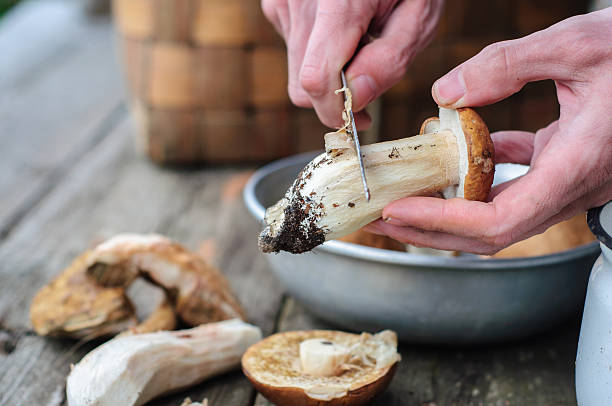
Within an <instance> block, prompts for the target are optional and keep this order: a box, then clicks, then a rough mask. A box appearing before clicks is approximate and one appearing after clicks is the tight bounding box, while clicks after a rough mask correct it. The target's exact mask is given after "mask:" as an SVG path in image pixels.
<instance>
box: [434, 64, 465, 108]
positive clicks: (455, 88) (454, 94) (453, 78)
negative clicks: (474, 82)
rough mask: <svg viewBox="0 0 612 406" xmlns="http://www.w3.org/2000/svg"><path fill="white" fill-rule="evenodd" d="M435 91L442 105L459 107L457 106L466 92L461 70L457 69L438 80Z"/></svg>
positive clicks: (437, 99)
mask: <svg viewBox="0 0 612 406" xmlns="http://www.w3.org/2000/svg"><path fill="white" fill-rule="evenodd" d="M433 91H434V94H435V96H436V101H437V102H438V103H439V104H440V105H443V106H452V107H458V106H457V104H459V103H458V102H459V101H460V99H461V98H462V97H463V96H464V95H465V91H466V88H465V81H464V80H463V75H462V72H461V69H455V70H453V71H452V72H450V73H449V74H448V75H446V76H443V77H441V78H440V79H438V80H437V81H436V82H435V83H434V84H433Z"/></svg>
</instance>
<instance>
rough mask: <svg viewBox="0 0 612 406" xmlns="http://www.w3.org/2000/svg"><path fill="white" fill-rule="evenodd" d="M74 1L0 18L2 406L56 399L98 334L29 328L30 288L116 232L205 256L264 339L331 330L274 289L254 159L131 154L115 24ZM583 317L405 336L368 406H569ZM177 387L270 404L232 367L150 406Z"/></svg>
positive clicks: (230, 400)
mask: <svg viewBox="0 0 612 406" xmlns="http://www.w3.org/2000/svg"><path fill="white" fill-rule="evenodd" d="M75 3H78V2H66V1H61V0H55V1H39V2H27V3H25V4H23V5H21V6H19V7H18V8H17V9H16V10H14V11H13V12H12V13H10V14H9V15H8V17H7V18H6V19H4V21H1V22H0V61H1V62H0V151H1V153H2V154H1V158H0V405H10V406H14V405H22V404H23V405H36V406H38V405H49V406H57V405H64V404H65V403H66V402H65V395H64V389H65V378H66V375H67V374H68V372H69V365H70V363H76V362H77V361H78V360H79V359H80V358H81V357H82V356H83V355H84V354H85V353H86V352H88V351H89V350H91V349H92V348H93V347H94V345H95V344H92V343H89V344H85V345H81V346H78V345H77V343H75V342H74V341H70V340H58V339H49V338H42V337H38V336H36V334H34V332H33V331H32V329H31V326H30V323H29V320H28V309H29V304H30V300H31V299H32V297H33V295H34V294H35V292H36V291H37V290H38V289H39V288H40V287H41V286H43V285H44V284H45V283H47V282H48V281H49V280H50V279H51V278H52V277H53V276H54V275H56V274H57V273H58V272H59V271H60V270H61V269H62V268H64V267H65V266H66V265H67V264H68V263H69V262H70V261H71V259H72V258H74V257H75V256H76V255H77V254H79V253H80V252H82V251H83V250H84V249H86V248H87V247H89V246H90V245H91V244H92V242H95V241H99V240H101V239H103V238H106V237H109V236H111V235H113V234H116V233H119V232H126V231H130V232H157V233H162V234H164V235H167V236H169V237H171V238H174V239H176V240H178V241H179V242H181V243H183V244H185V245H187V246H188V247H190V248H192V249H195V250H200V251H203V252H205V253H206V255H207V256H208V257H209V258H210V259H211V261H213V262H214V263H215V264H216V265H218V266H219V267H220V269H221V270H222V271H223V272H224V273H225V275H226V276H227V277H228V279H229V280H230V282H231V284H232V285H233V288H234V290H235V291H236V292H237V294H238V297H239V298H240V300H241V301H242V303H243V304H244V305H245V308H246V309H247V311H248V316H249V319H250V320H251V321H252V322H253V323H255V324H257V325H258V326H260V327H261V328H262V329H263V331H264V334H266V335H267V334H270V333H273V332H275V331H283V330H291V329H302V328H317V327H330V326H327V325H326V324H324V323H323V322H321V321H318V320H316V319H315V318H313V317H312V316H311V315H310V314H309V313H308V312H307V311H306V310H305V309H304V308H303V307H301V306H300V305H299V304H298V303H296V302H295V301H294V300H293V299H291V298H290V297H288V296H287V295H285V294H284V292H283V288H282V286H281V285H280V284H279V282H278V281H277V280H275V278H274V277H273V275H272V273H271V272H270V270H269V269H268V265H267V263H266V260H265V257H264V256H263V255H262V254H260V253H259V252H258V250H257V247H256V236H257V233H258V230H259V226H258V224H257V222H256V221H254V220H253V219H252V218H251V216H250V215H249V214H248V213H247V211H246V209H245V207H244V205H243V203H242V199H241V188H242V186H243V184H244V182H245V180H246V179H247V177H248V175H249V173H250V172H251V171H252V168H244V167H242V168H237V167H209V168H205V169H198V170H177V169H174V170H173V169H163V168H159V167H156V166H154V165H152V164H150V163H149V162H147V160H145V159H143V158H142V157H141V156H138V155H137V154H136V153H135V152H134V151H135V149H134V146H133V134H132V130H131V126H130V119H129V116H128V112H127V110H126V102H125V97H124V94H123V86H122V81H121V79H120V74H119V69H118V64H117V62H116V57H115V54H116V51H115V48H114V38H113V34H112V28H111V24H110V21H109V20H108V18H99V19H94V20H91V19H86V18H85V17H84V16H83V15H82V14H81V13H80V10H79V9H78V8H77V7H76V6H75ZM560 294H562V292H560ZM578 324H579V321H578V318H576V319H575V320H571V321H569V322H567V323H566V324H565V325H563V326H560V327H558V328H557V329H556V330H554V331H551V332H549V333H547V334H545V335H541V336H539V337H535V338H531V339H528V340H524V341H519V342H514V343H509V344H504V345H498V346H490V347H482V346H479V347H474V348H460V349H457V348H438V347H429V346H423V345H413V344H408V343H406V344H403V345H401V353H402V357H403V361H402V362H401V364H400V367H399V370H398V374H397V375H396V377H395V379H394V381H393V383H392V384H391V387H390V389H389V390H388V391H387V392H386V393H385V394H384V395H383V396H382V397H381V398H379V399H378V400H377V401H376V402H375V404H376V405H415V406H425V405H428V406H433V405H437V406H445V405H458V406H459V405H461V406H463V405H473V406H477V405H495V406H506V405H527V406H532V405H542V406H560V405H575V394H574V357H575V351H576V343H577V334H578ZM98 344H99V343H98ZM186 396H191V397H192V398H193V399H198V400H199V399H202V398H204V397H207V398H208V399H209V401H211V405H213V406H242V405H245V406H246V405H252V404H255V405H259V406H263V405H268V403H267V402H266V401H265V399H263V398H262V397H260V396H259V395H257V394H256V393H255V392H254V391H253V389H252V388H251V387H250V385H249V384H248V382H247V381H246V379H245V378H244V377H243V376H242V375H241V373H240V372H234V373H230V374H227V375H225V376H222V377H219V378H216V379H213V380H210V381H208V382H205V383H203V384H201V385H198V386H197V387H194V388H191V389H190V390H188V391H185V392H183V393H179V394H176V395H173V396H170V397H167V398H164V399H161V400H158V401H155V402H153V404H155V405H179V404H180V403H181V400H182V399H183V398H184V397H186Z"/></svg>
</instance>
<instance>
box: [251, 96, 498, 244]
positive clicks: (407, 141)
mask: <svg viewBox="0 0 612 406" xmlns="http://www.w3.org/2000/svg"><path fill="white" fill-rule="evenodd" d="M361 150H362V154H363V161H364V165H365V169H366V174H367V177H368V185H369V186H370V190H371V196H372V197H371V200H370V201H369V202H368V201H366V199H365V197H364V194H363V189H362V184H361V180H360V177H359V176H360V172H359V163H358V160H357V156H356V153H355V148H354V143H353V142H352V139H351V138H350V130H349V131H347V130H346V129H341V130H339V131H337V132H334V133H328V134H326V135H325V152H324V153H323V154H321V155H319V156H317V157H316V158H315V159H313V160H312V161H311V162H310V163H309V164H308V165H306V167H305V168H304V169H303V170H302V172H300V174H299V175H298V177H297V179H296V180H295V181H294V182H293V185H292V186H291V188H290V189H289V190H288V191H287V193H286V194H285V196H284V197H283V198H282V199H281V200H280V201H279V202H278V203H276V204H275V205H274V206H272V207H270V208H268V210H267V211H266V215H265V228H264V230H263V231H262V233H261V235H260V236H259V247H260V249H261V250H262V251H263V252H279V251H288V252H291V253H294V254H298V253H302V252H306V251H310V250H312V249H313V248H314V247H316V246H317V245H320V244H322V243H324V242H325V241H327V240H332V239H337V238H340V237H343V236H345V235H347V234H350V233H352V232H354V231H356V230H358V229H360V228H361V227H363V226H365V225H366V224H368V223H370V222H372V221H374V220H376V219H377V218H379V217H380V216H381V214H382V209H383V208H384V207H385V206H386V205H387V204H389V203H391V202H393V201H395V200H397V199H400V198H403V197H408V196H433V195H438V194H442V195H443V197H445V198H447V199H448V198H453V197H462V198H465V199H468V200H480V201H484V200H486V198H487V196H488V194H489V191H490V189H491V184H492V183H493V175H494V172H495V162H494V160H495V151H494V147H493V141H492V140H491V137H490V136H489V130H488V129H487V126H486V124H485V123H484V121H483V120H482V118H481V117H480V116H479V115H478V114H477V113H476V112H475V111H474V110H472V109H469V108H463V109H458V110H452V109H445V108H440V118H437V117H436V118H430V119H428V120H426V121H425V122H424V123H423V125H422V127H421V132H420V134H419V135H417V136H413V137H408V138H402V139H399V140H394V141H386V142H381V143H377V144H371V145H366V146H363V147H362V148H361Z"/></svg>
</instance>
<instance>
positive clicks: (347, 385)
mask: <svg viewBox="0 0 612 406" xmlns="http://www.w3.org/2000/svg"><path fill="white" fill-rule="evenodd" d="M381 334H383V335H384V334H389V335H392V338H391V340H389V341H384V340H388V338H389V337H388V336H387V337H386V338H384V337H383V338H377V337H378V336H379V335H381ZM311 338H322V339H325V340H329V341H333V342H335V343H339V344H342V345H345V346H347V347H351V346H355V345H358V344H359V343H360V342H365V343H366V344H365V346H366V347H367V346H370V348H374V347H375V343H381V346H388V348H391V347H392V348H393V355H394V357H392V358H389V357H388V355H389V352H387V353H386V355H387V358H385V359H386V362H382V363H381V365H377V364H375V365H371V366H363V365H362V369H361V370H359V369H348V370H346V371H344V372H343V373H342V374H341V375H339V376H332V377H318V376H311V375H306V374H304V373H302V372H301V367H300V356H299V346H300V343H301V342H302V341H304V340H308V339H311ZM368 340H370V341H368ZM394 340H395V342H394V343H393V341H394ZM373 344H374V345H373ZM396 346H397V337H396V336H395V333H393V332H390V331H384V332H382V333H379V334H377V335H374V336H372V335H370V334H367V333H364V334H362V335H359V334H350V333H344V332H340V331H328V330H312V331H291V332H286V333H279V334H275V335H272V336H270V337H268V338H266V339H265V340H263V341H260V342H259V343H257V344H255V345H253V346H251V347H250V348H249V349H248V350H247V351H246V353H245V354H244V355H243V357H242V370H243V372H244V374H245V375H246V377H247V378H248V379H249V381H250V382H251V384H252V385H253V386H254V387H255V389H256V390H257V391H258V392H260V393H261V394H262V395H263V396H264V397H265V398H266V399H268V400H269V401H270V402H272V403H274V404H275V405H277V406H322V405H326V406H327V405H329V406H357V405H366V404H368V403H369V402H371V401H372V399H373V398H374V397H375V396H377V395H378V394H380V393H381V392H383V391H384V390H385V389H386V388H387V387H388V386H389V383H390V382H391V379H392V378H393V375H394V374H395V370H396V366H397V361H398V360H399V355H397V351H396ZM388 348H387V349H388ZM382 352H384V351H382Z"/></svg>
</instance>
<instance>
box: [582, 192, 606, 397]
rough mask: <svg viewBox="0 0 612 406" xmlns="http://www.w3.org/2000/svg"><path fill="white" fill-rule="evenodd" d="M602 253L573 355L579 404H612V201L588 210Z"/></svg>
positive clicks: (590, 281) (590, 280) (595, 267)
mask: <svg viewBox="0 0 612 406" xmlns="http://www.w3.org/2000/svg"><path fill="white" fill-rule="evenodd" d="M587 221H588V223H589V226H590V227H591V230H592V231H593V233H595V235H596V236H597V238H598V239H599V241H600V245H601V251H602V254H601V255H600V256H599V258H598V259H597V262H595V265H593V270H592V271H591V276H590V278H589V287H588V291H587V296H586V303H585V305H584V314H583V316H582V326H581V328H580V340H579V342H578V354H577V355H576V398H577V400H578V405H579V406H605V405H612V202H608V203H607V204H605V205H604V206H602V207H598V208H595V209H591V210H589V213H588V215H587Z"/></svg>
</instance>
